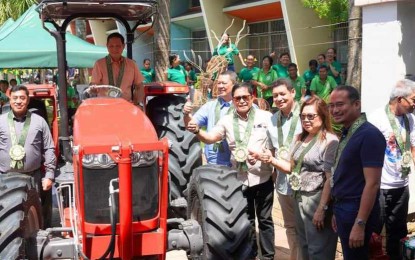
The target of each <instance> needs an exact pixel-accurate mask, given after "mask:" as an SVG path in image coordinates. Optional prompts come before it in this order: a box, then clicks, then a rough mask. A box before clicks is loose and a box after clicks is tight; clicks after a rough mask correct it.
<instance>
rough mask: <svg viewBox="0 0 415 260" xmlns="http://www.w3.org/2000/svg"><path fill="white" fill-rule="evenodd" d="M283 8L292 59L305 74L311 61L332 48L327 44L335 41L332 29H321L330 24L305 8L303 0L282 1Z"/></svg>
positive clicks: (326, 27)
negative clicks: (332, 36)
mask: <svg viewBox="0 0 415 260" xmlns="http://www.w3.org/2000/svg"><path fill="white" fill-rule="evenodd" d="M281 6H282V11H283V16H284V23H285V28H286V30H287V38H288V46H289V49H290V53H291V59H292V61H293V62H295V63H297V65H298V70H299V71H300V72H301V73H303V72H304V71H305V70H306V69H308V61H309V60H310V59H315V58H317V55H318V54H320V53H325V52H326V50H327V48H329V47H332V46H331V44H329V43H327V42H330V41H333V39H332V38H331V35H332V33H331V29H330V27H329V26H325V27H319V26H321V25H327V24H329V22H328V21H326V20H322V19H320V18H318V16H317V15H316V13H315V12H314V10H312V9H308V8H304V6H303V4H302V3H301V0H281ZM313 27H318V28H313ZM305 28H307V29H305Z"/></svg>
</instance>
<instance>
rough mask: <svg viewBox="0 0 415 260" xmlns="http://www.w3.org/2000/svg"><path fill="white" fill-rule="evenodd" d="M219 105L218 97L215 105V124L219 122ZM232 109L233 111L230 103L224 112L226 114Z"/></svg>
mask: <svg viewBox="0 0 415 260" xmlns="http://www.w3.org/2000/svg"><path fill="white" fill-rule="evenodd" d="M220 107H221V104H220V101H219V99H218V100H217V102H216V106H215V125H217V123H218V122H219V119H220ZM233 111H234V107H233V106H232V104H231V105H230V107H229V109H228V112H227V113H226V115H229V114H230V113H231V112H233Z"/></svg>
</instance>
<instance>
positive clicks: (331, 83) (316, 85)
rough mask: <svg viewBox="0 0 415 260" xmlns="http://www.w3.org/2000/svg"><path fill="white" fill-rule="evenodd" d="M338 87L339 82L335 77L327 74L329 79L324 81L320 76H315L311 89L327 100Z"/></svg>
mask: <svg viewBox="0 0 415 260" xmlns="http://www.w3.org/2000/svg"><path fill="white" fill-rule="evenodd" d="M336 87H337V83H336V81H335V80H334V78H333V77H331V76H327V79H326V80H325V81H322V80H321V79H320V77H315V78H314V79H313V80H312V81H311V86H310V90H311V91H314V93H315V94H316V95H317V96H318V97H320V98H321V99H323V100H324V101H327V100H328V98H329V97H330V93H331V92H332V91H333V89H335V88H336Z"/></svg>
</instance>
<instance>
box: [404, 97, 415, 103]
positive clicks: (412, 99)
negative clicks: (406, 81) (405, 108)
mask: <svg viewBox="0 0 415 260" xmlns="http://www.w3.org/2000/svg"><path fill="white" fill-rule="evenodd" d="M402 98H403V99H405V100H406V102H408V103H409V104H411V103H412V104H414V103H415V98H409V100H411V102H409V100H408V99H407V98H406V97H402Z"/></svg>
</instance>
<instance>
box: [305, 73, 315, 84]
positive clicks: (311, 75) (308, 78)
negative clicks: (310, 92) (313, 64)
mask: <svg viewBox="0 0 415 260" xmlns="http://www.w3.org/2000/svg"><path fill="white" fill-rule="evenodd" d="M316 75H317V70H316V72H312V71H311V70H306V71H305V72H304V74H303V79H304V81H305V82H306V83H307V82H309V84H311V81H312V80H313V79H314V77H315V76H316Z"/></svg>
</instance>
